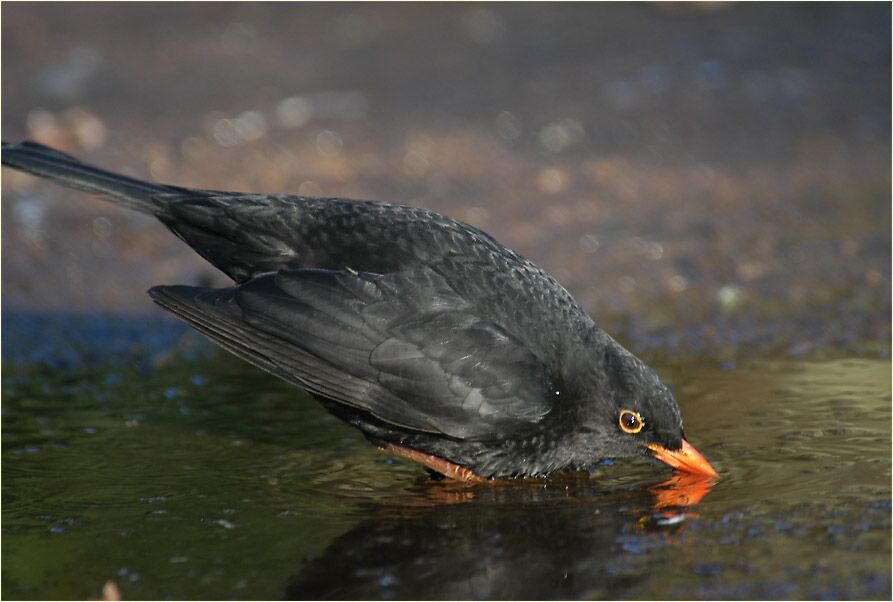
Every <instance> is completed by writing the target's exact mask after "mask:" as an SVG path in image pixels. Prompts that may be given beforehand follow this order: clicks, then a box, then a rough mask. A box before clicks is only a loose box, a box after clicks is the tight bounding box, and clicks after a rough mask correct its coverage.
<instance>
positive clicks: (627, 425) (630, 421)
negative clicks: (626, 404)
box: [619, 410, 645, 435]
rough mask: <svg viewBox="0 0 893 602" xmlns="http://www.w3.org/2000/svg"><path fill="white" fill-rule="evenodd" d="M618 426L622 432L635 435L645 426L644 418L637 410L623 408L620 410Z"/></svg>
mask: <svg viewBox="0 0 893 602" xmlns="http://www.w3.org/2000/svg"><path fill="white" fill-rule="evenodd" d="M619 422H620V428H621V430H622V431H623V432H624V433H629V434H630V435H635V434H636V433H638V432H639V431H641V430H642V429H643V428H645V420H644V419H643V418H642V417H641V416H640V415H639V413H638V412H633V411H632V410H623V411H621V412H620V420H619Z"/></svg>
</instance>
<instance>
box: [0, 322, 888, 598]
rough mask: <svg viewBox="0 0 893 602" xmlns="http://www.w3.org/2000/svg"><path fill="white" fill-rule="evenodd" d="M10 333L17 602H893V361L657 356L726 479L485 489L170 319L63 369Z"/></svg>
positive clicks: (6, 498)
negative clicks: (398, 452)
mask: <svg viewBox="0 0 893 602" xmlns="http://www.w3.org/2000/svg"><path fill="white" fill-rule="evenodd" d="M7 318H8V316H5V317H4V333H3V334H4V354H5V356H6V357H5V362H4V366H3V458H2V477H3V479H2V488H3V489H2V491H3V507H2V518H3V523H2V528H3V548H2V554H3V577H2V585H3V589H4V596H5V597H7V598H30V599H37V598H69V599H84V598H86V597H87V596H91V595H96V594H98V592H99V589H100V588H101V586H102V584H103V583H104V582H105V581H106V580H108V579H112V580H114V581H116V582H117V583H118V585H119V586H120V588H121V591H122V593H123V596H124V598H125V599H128V598H129V599H134V598H162V599H164V598H196V597H198V598H206V599H214V598H282V597H297V598H354V599H356V598H361V599H362V598H371V599H389V598H434V599H454V598H503V599H505V598H519V597H520V598H643V597H647V598H884V599H889V598H890V595H891V581H890V553H891V541H890V527H891V520H890V517H891V504H890V501H891V490H890V483H891V480H890V479H891V403H890V402H891V381H890V369H891V366H890V361H889V360H874V359H845V358H844V359H837V360H830V361H806V360H798V361H794V360H783V359H761V360H750V361H744V362H741V363H739V364H738V365H737V366H735V367H734V368H733V367H732V366H730V365H725V366H724V369H720V368H718V367H716V366H714V365H713V363H712V362H711V361H709V360H704V359H693V358H691V359H676V360H675V361H674V362H673V363H666V362H664V363H663V364H660V363H658V364H657V365H656V367H657V368H658V370H659V371H660V372H661V374H662V375H663V377H664V379H665V380H666V381H667V382H668V383H669V384H670V386H671V387H672V388H673V389H674V391H675V392H676V395H677V398H679V400H680V401H681V404H682V406H683V410H684V414H685V420H686V433H687V436H688V437H689V439H690V440H691V441H692V442H693V443H694V444H695V445H696V446H697V448H698V449H699V450H701V451H702V452H703V453H704V454H705V455H706V456H707V457H708V458H709V459H710V461H711V462H712V463H713V464H714V466H715V467H716V468H717V469H718V470H719V472H720V473H721V475H722V479H721V480H720V481H719V482H718V483H715V484H703V483H695V484H693V485H692V484H688V485H686V484H682V485H680V484H678V483H677V484H672V483H671V484H665V483H666V481H667V480H668V479H670V477H671V476H672V473H671V472H670V471H669V470H667V469H666V468H665V467H663V466H662V465H657V464H655V463H653V462H650V461H644V460H643V461H640V462H619V461H618V462H616V463H613V464H610V463H605V464H604V465H602V466H600V467H599V468H598V469H597V470H595V471H594V472H593V473H592V474H591V475H570V476H567V477H563V478H559V479H554V480H552V481H549V482H543V481H531V482H525V483H516V484H514V485H511V486H505V485H500V486H492V485H486V486H477V487H461V486H457V485H453V484H450V483H447V482H443V481H441V482H438V481H433V480H431V479H430V478H429V477H428V476H427V475H426V474H425V472H424V471H423V470H422V469H420V468H419V467H417V466H416V465H414V464H412V463H409V462H407V461H404V460H402V459H393V458H390V457H389V456H387V455H386V454H384V453H382V452H379V451H377V450H376V449H374V448H373V447H372V446H370V445H368V444H367V443H366V442H365V441H364V440H363V438H362V437H361V436H360V435H359V434H358V433H357V432H355V431H354V430H352V429H350V428H348V427H346V426H344V425H342V424H341V423H340V422H338V421H337V420H336V419H334V418H332V417H330V416H329V415H328V414H326V413H325V412H324V411H323V410H322V409H321V408H320V406H319V405H318V404H316V403H315V402H314V401H312V400H311V399H308V398H306V397H304V396H303V395H302V394H301V393H300V392H298V391H297V390H296V389H294V388H292V387H290V386H288V385H286V384H284V383H281V382H279V381H277V380H276V379H274V378H272V377H269V376H267V375H266V374H264V373H262V372H260V371H257V370H255V369H253V368H252V367H250V366H247V365H245V364H243V363H242V362H239V361H238V360H236V359H234V358H231V357H229V356H227V355H225V354H223V353H217V352H215V351H209V350H208V348H207V347H206V346H205V345H203V344H201V343H196V342H195V338H194V337H193V336H192V335H188V334H187V335H185V336H181V333H182V332H183V331H182V329H179V328H177V327H172V326H170V325H169V323H167V322H165V323H163V325H161V326H159V325H156V324H151V325H148V326H142V327H140V326H139V325H138V323H137V322H134V323H133V324H129V325H128V326H127V327H121V326H120V325H119V327H118V328H117V329H113V330H112V331H108V329H107V327H106V330H102V331H100V332H97V328H98V324H107V322H105V321H103V320H96V321H92V320H84V321H81V322H76V323H72V322H67V324H68V327H69V329H73V332H74V334H73V335H72V337H71V340H88V341H93V342H94V347H93V348H84V347H78V345H75V344H67V343H62V344H60V346H61V347H62V348H63V351H65V353H60V350H59V349H57V350H55V351H53V352H48V351H46V350H41V349H40V348H38V346H37V345H35V344H34V343H33V342H32V344H31V345H30V349H31V351H30V352H28V349H29V344H28V343H27V342H26V340H25V339H16V338H15V333H16V331H18V332H20V333H21V332H30V333H32V338H33V339H34V340H40V339H42V338H43V337H41V336H39V332H40V331H39V326H40V324H43V325H44V326H46V322H39V321H38V322H36V323H34V324H28V325H27V328H23V329H17V328H16V325H15V324H14V323H12V322H10V321H9V320H8V319H7ZM19 323H21V322H19ZM58 326H59V324H56V325H55V326H53V325H52V323H50V327H51V328H52V329H53V331H54V332H57V333H58V332H60V330H59V328H58ZM35 329H37V330H35ZM35 332H38V335H35V334H34V333H35ZM78 332H80V335H78V334H77V333H78ZM141 332H142V333H143V336H142V337H141V336H140V333H141ZM121 333H132V335H133V336H132V337H131V339H127V337H125V339H127V340H132V341H133V340H135V341H142V342H143V344H142V346H139V347H137V348H136V349H135V350H134V348H133V347H132V346H131V347H128V348H127V350H125V349H124V348H121V349H119V348H116V347H114V346H113V345H112V344H111V343H110V341H113V340H117V341H120V340H121ZM150 335H151V336H150ZM128 350H129V351H128ZM59 357H62V358H65V360H64V363H60V361H59V360H58V358H59ZM51 358H57V359H56V360H54V363H48V362H47V360H49V359H51ZM699 496H703V497H701V499H700V502H699V503H694V502H696V501H697V499H698V497H699ZM686 499H687V501H688V502H689V504H690V505H688V506H680V505H678V504H681V503H684V502H685V501H686Z"/></svg>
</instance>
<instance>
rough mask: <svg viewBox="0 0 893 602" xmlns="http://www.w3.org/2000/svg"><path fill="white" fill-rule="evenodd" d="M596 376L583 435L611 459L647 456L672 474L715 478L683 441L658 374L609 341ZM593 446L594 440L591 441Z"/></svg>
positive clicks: (675, 411)
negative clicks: (673, 471)
mask: <svg viewBox="0 0 893 602" xmlns="http://www.w3.org/2000/svg"><path fill="white" fill-rule="evenodd" d="M607 339H608V341H607V344H604V340H603V349H604V353H603V354H601V358H600V359H601V362H600V364H601V365H599V366H598V370H597V371H596V372H597V374H598V380H599V383H598V386H597V390H598V391H599V395H598V396H597V400H595V401H594V402H593V403H592V404H590V411H588V412H587V416H586V418H585V422H584V429H585V431H587V432H588V433H590V434H592V435H595V436H597V438H598V439H599V440H600V441H601V442H602V444H601V445H600V446H599V447H601V448H602V449H608V450H611V451H612V452H613V455H614V456H616V457H632V456H638V455H652V456H654V457H655V458H657V459H658V460H661V461H663V462H665V463H667V464H669V465H670V466H672V467H673V468H676V469H678V470H681V471H684V472H689V473H695V474H700V475H705V476H710V477H716V476H718V474H717V473H716V471H715V470H714V469H713V467H712V466H711V465H710V463H709V462H708V461H707V460H706V458H704V456H702V455H701V454H700V453H699V452H698V451H697V450H696V449H695V448H694V447H693V446H692V445H691V444H690V443H688V441H686V440H685V434H684V432H683V430H682V413H681V412H680V411H679V405H678V404H677V403H676V399H675V398H674V397H673V394H672V393H671V392H670V390H669V389H668V388H667V387H666V386H665V385H664V384H663V383H662V382H661V381H660V378H658V376H657V373H656V372H655V371H654V370H652V369H651V368H649V367H648V366H646V365H645V364H644V363H643V362H642V361H641V360H639V359H638V358H637V357H635V356H634V355H633V354H631V353H630V352H628V351H627V350H626V349H624V348H623V347H622V346H621V345H620V344H618V343H617V342H616V341H614V340H613V339H610V337H607ZM593 440H594V439H593Z"/></svg>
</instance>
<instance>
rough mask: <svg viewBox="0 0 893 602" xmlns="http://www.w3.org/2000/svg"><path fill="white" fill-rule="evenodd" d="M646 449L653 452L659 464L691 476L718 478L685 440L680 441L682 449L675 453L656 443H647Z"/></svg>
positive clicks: (706, 462) (707, 463)
mask: <svg viewBox="0 0 893 602" xmlns="http://www.w3.org/2000/svg"><path fill="white" fill-rule="evenodd" d="M647 447H648V449H650V450H651V451H652V452H654V457H656V458H657V459H658V460H660V461H661V462H666V463H667V464H669V465H670V466H672V467H673V468H675V469H677V470H681V471H683V472H690V473H692V474H700V475H706V476H708V477H718V476H719V473H717V472H716V471H715V470H713V467H712V466H710V462H708V461H707V458H705V457H704V456H702V455H701V454H700V452H699V451H698V450H696V449H695V448H694V446H692V444H691V443H689V442H688V441H686V440H685V439H683V440H682V448H681V449H677V450H676V451H671V450H669V449H667V448H666V447H663V446H660V445H658V444H657V443H649V444H648V446H647Z"/></svg>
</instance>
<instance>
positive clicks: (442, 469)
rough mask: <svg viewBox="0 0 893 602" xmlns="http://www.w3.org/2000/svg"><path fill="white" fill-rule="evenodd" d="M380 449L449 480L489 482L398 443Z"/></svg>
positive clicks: (470, 472)
mask: <svg viewBox="0 0 893 602" xmlns="http://www.w3.org/2000/svg"><path fill="white" fill-rule="evenodd" d="M379 448H380V449H381V450H383V451H386V452H390V453H392V454H396V455H398V456H403V457H404V458H409V459H410V460H412V461H414V462H418V463H419V464H422V465H424V466H427V467H428V468H430V469H431V470H433V471H435V472H438V473H440V474H442V475H443V476H445V477H447V478H449V479H454V480H456V481H462V482H464V483H484V482H486V481H487V479H485V478H484V477H482V476H478V475H476V474H475V473H474V472H473V471H471V470H470V469H468V468H465V467H464V466H459V465H458V464H453V463H452V462H450V461H448V460H444V459H443V458H438V457H437V456H433V455H431V454H426V453H425V452H421V451H419V450H417V449H412V448H411V447H404V446H403V445H398V444H396V443H380V445H379Z"/></svg>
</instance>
